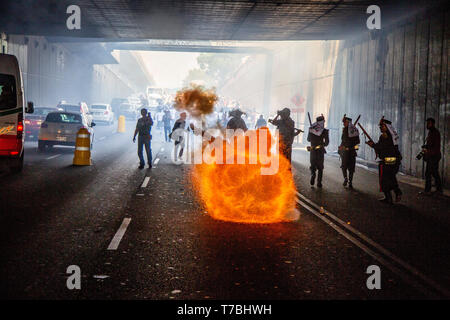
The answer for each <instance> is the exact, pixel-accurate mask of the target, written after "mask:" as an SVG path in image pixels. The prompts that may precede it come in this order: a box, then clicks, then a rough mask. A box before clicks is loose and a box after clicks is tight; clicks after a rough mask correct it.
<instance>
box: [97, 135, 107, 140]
mask: <svg viewBox="0 0 450 320" xmlns="http://www.w3.org/2000/svg"><path fill="white" fill-rule="evenodd" d="M104 139H106V136H103V137H100V138H98V141H102V140H104Z"/></svg>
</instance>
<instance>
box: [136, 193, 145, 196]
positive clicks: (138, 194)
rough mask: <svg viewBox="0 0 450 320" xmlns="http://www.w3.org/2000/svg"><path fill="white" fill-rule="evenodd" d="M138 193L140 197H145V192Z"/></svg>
mask: <svg viewBox="0 0 450 320" xmlns="http://www.w3.org/2000/svg"><path fill="white" fill-rule="evenodd" d="M136 195H137V196H139V197H143V196H144V194H143V193H137V194H136Z"/></svg>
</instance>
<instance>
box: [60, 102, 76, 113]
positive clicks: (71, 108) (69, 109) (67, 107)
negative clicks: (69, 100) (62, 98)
mask: <svg viewBox="0 0 450 320" xmlns="http://www.w3.org/2000/svg"><path fill="white" fill-rule="evenodd" d="M60 107H61V108H63V109H64V111H67V112H77V113H78V112H80V106H77V105H70V104H63V105H61V106H60Z"/></svg>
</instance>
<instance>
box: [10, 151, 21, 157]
mask: <svg viewBox="0 0 450 320" xmlns="http://www.w3.org/2000/svg"><path fill="white" fill-rule="evenodd" d="M9 154H10V155H12V156H17V155H18V154H19V151H11V152H10V153H9Z"/></svg>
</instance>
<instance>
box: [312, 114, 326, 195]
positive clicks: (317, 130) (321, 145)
mask: <svg viewBox="0 0 450 320" xmlns="http://www.w3.org/2000/svg"><path fill="white" fill-rule="evenodd" d="M307 140H308V141H309V142H311V146H309V148H308V149H309V151H310V157H309V159H310V162H311V167H310V170H311V180H310V183H311V186H314V183H315V180H316V171H317V187H318V188H322V176H323V162H324V155H325V153H326V152H327V151H326V150H325V147H326V146H328V144H329V143H330V138H329V133H328V129H325V118H324V116H323V115H321V116H320V117H317V118H316V122H314V123H313V124H312V125H311V127H310V128H309V132H308V138H307Z"/></svg>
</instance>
